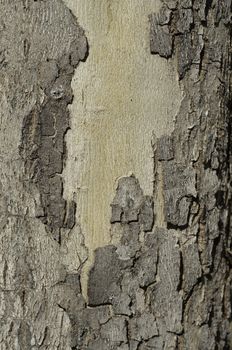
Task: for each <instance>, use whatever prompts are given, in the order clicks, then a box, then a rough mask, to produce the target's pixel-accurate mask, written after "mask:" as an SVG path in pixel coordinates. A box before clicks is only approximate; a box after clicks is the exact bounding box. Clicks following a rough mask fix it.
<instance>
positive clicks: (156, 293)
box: [0, 0, 232, 350]
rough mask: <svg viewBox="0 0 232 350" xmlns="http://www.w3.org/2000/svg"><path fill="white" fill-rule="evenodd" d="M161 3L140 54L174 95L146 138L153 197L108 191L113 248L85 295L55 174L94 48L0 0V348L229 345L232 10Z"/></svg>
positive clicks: (45, 9)
mask: <svg viewBox="0 0 232 350" xmlns="http://www.w3.org/2000/svg"><path fill="white" fill-rule="evenodd" d="M162 4H163V5H162V8H161V10H160V12H159V14H157V13H152V14H150V16H149V22H150V49H151V50H150V51H151V52H150V54H151V55H159V56H160V57H162V59H163V60H171V62H172V64H173V69H177V72H178V79H179V86H180V89H181V92H182V96H183V98H182V101H181V105H180V109H179V112H178V115H177V118H176V120H175V128H174V131H173V133H172V135H170V136H163V137H161V138H158V139H156V140H154V139H153V140H151V142H152V147H153V153H154V179H153V181H154V194H153V196H148V195H146V194H144V191H143V189H142V188H141V185H140V183H139V180H138V179H137V177H136V176H134V175H131V176H124V177H122V178H120V179H119V180H118V186H117V189H116V193H115V196H114V199H113V201H112V203H111V204H110V205H111V210H112V215H111V220H110V225H111V234H112V236H113V235H114V234H117V235H118V236H119V239H118V242H117V243H115V242H116V240H114V239H113V238H112V243H111V244H109V245H106V246H104V247H99V248H97V249H96V250H95V252H94V263H93V266H92V268H91V270H90V272H89V275H88V286H87V296H86V295H85V293H84V292H83V288H82V285H81V276H82V273H83V271H82V269H83V264H84V262H85V261H86V259H88V252H87V249H86V248H85V245H84V238H85V237H83V235H82V234H81V228H80V227H79V224H78V222H77V220H76V217H77V215H76V211H77V210H78V208H76V203H75V200H72V201H68V200H66V199H65V198H64V193H63V192H64V183H63V177H62V172H63V169H64V166H65V160H66V158H67V157H68V154H67V149H66V142H65V136H66V133H67V131H68V130H69V128H70V113H69V105H70V104H71V103H72V99H73V92H72V88H71V81H72V78H73V75H74V70H75V69H76V68H77V70H78V64H83V63H80V61H85V60H86V59H88V50H89V52H90V51H91V46H90V47H89V48H88V43H87V38H86V36H85V34H84V30H83V29H82V28H81V27H80V26H79V24H78V23H77V20H76V18H75V17H74V16H73V14H72V13H71V12H70V10H68V8H67V7H66V6H65V5H64V4H63V2H62V1H61V0H49V1H32V0H17V1H11V0H2V1H1V4H0V32H1V36H0V42H1V49H0V84H1V90H0V101H1V112H0V115H1V135H0V137H1V139H0V144H1V164H2V166H1V177H0V185H1V186H0V190H1V197H0V208H1V219H0V223H1V233H0V235H1V248H0V252H1V253H0V258H1V259H0V320H1V328H0V349H2V350H7V349H12V350H14V349H21V350H27V349H33V350H36V349H44V350H45V349H51V350H52V349H60V350H61V349H62V350H63V349H83V350H84V349H88V350H104V349H106V350H107V349H121V350H145V349H147V350H148V349H165V350H166V349H178V350H180V349H193V350H195V349H196V350H197V349H199V350H204V349H205V350H206V349H207V350H213V349H230V348H232V339H231V333H232V326H231V277H232V275H231V261H232V250H231V249H232V248H231V221H230V216H231V178H230V174H231V142H232V140H231V109H232V100H231V91H230V86H231V7H232V4H231V1H230V0H226V1H224V2H223V3H222V2H220V1H219V0H212V1H207V0H204V1H200V0H195V1H192V0H185V1H173V0H163V2H162ZM99 49H100V48H99ZM74 199H75V198H74ZM158 208H159V210H162V211H163V222H162V225H160V224H158V223H157V212H158ZM160 208H161V209H160ZM75 227H78V229H79V231H78V233H76V234H78V235H79V236H78V237H79V245H80V247H78V249H77V253H76V254H77V259H79V260H80V267H79V269H78V270H77V271H75V273H70V271H68V269H67V268H66V266H65V263H64V261H65V259H64V255H65V253H64V249H65V244H64V243H65V242H67V240H68V238H69V235H70V234H71V232H75V231H73V228H75Z"/></svg>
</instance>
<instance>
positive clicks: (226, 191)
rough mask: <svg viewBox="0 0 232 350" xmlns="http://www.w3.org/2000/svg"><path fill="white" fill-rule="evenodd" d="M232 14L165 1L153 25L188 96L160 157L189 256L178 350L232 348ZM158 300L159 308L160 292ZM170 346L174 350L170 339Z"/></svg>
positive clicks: (227, 9) (219, 5) (158, 47)
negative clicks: (173, 59)
mask: <svg viewBox="0 0 232 350" xmlns="http://www.w3.org/2000/svg"><path fill="white" fill-rule="evenodd" d="M231 6H232V4H231V1H229V0H228V1H224V2H220V1H191V0H189V1H179V3H178V2H177V1H165V0H164V1H163V7H162V10H161V13H160V15H159V16H158V17H157V16H155V15H153V16H151V17H150V21H151V52H152V53H157V54H160V56H165V57H170V56H173V57H176V58H177V70H178V74H179V80H180V87H181V89H182V91H183V100H182V104H181V107H180V111H179V114H178V116H177V119H176V126H175V131H174V132H173V135H172V141H170V140H169V138H168V140H167V139H166V138H162V139H160V140H159V141H158V145H157V149H156V158H157V159H158V165H157V166H158V167H159V168H160V169H161V172H162V179H163V194H164V213H165V219H166V221H167V227H168V228H172V229H175V231H176V234H175V236H177V237H178V243H179V252H180V254H181V265H179V266H180V270H179V272H178V271H177V272H176V273H177V275H179V277H180V284H179V286H178V295H179V296H181V304H182V312H181V313H179V316H178V313H177V312H176V317H177V320H176V322H175V323H174V322H173V325H176V324H177V322H180V324H182V329H181V327H180V328H179V330H178V329H176V330H172V333H176V334H178V336H177V337H176V345H175V346H176V348H178V349H229V348H231V347H232V343H231V330H232V327H231V297H230V295H231V272H230V263H231V260H230V258H229V257H230V256H231V227H230V215H231V189H230V184H231V178H230V167H231V165H230V164H231V141H232V140H231V92H230V84H231ZM164 31H165V33H166V32H168V35H169V41H166V44H165V45H167V43H168V42H170V43H171V42H173V46H172V53H171V54H170V52H171V51H169V54H168V55H164V48H163V46H162V44H161V43H160V41H159V40H157V35H158V37H163V35H164V34H163V32H164ZM157 33H158V34H157ZM165 35H167V34H165ZM169 47H170V50H171V46H169ZM165 50H166V51H167V49H166V47H165ZM167 145H168V146H167ZM167 149H169V151H168V150H167ZM169 153H170V154H169ZM165 154H168V157H167V158H165ZM173 257H174V254H173V253H172V254H171V257H170V258H171V259H173ZM163 293H164V294H165V290H163ZM166 297H167V298H168V295H166ZM153 298H154V301H155V300H156V303H157V304H159V302H158V301H157V288H156V287H155V288H154V294H153ZM158 298H159V297H158ZM158 300H159V299H158ZM166 300H167V299H166ZM163 320H167V315H165V316H164V317H163ZM160 327H161V329H163V323H159V322H158V329H160ZM165 328H166V331H168V327H167V326H166V327H165ZM174 337H175V336H174V335H173V338H174ZM163 340H164V341H165V343H166V344H167V346H170V344H169V342H170V334H169V336H168V337H167V338H165V337H164V339H163ZM171 348H175V347H171Z"/></svg>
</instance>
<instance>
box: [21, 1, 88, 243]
mask: <svg viewBox="0 0 232 350" xmlns="http://www.w3.org/2000/svg"><path fill="white" fill-rule="evenodd" d="M18 6H19V11H21V12H22V14H23V12H24V11H25V9H22V8H21V7H20V5H18ZM51 9H52V11H53V12H52V11H51V13H52V15H51V16H50V19H49V21H48V22H46V21H45V22H44V21H43V20H42V18H45V17H46V13H47V11H50V10H51ZM36 11H37V12H38V13H39V16H37V15H35V13H36ZM26 12H27V16H26V18H27V19H26V22H25V27H26V28H27V26H28V27H29V26H31V25H32V23H31V21H33V20H35V18H38V21H37V22H36V28H37V29H36V31H35V32H33V35H32V37H28V38H26V39H27V40H28V41H29V44H28V45H27V50H26V55H27V60H26V69H27V70H28V71H30V72H31V74H32V75H34V76H35V81H36V85H35V89H37V90H38V92H39V94H40V95H42V98H41V96H39V94H38V98H37V101H36V103H35V106H34V108H33V110H32V111H31V112H30V113H29V114H28V115H26V116H25V118H24V122H23V126H22V143H21V146H20V154H21V156H22V157H23V159H24V161H25V169H26V172H27V174H28V177H29V179H30V181H31V182H32V183H34V184H35V185H36V186H37V188H38V190H39V192H40V197H41V206H42V210H41V209H40V210H39V211H38V217H40V218H41V220H42V221H43V223H44V224H46V227H47V229H48V231H49V232H50V233H51V234H52V236H53V237H54V238H55V239H56V240H58V241H60V231H61V228H67V229H71V228H72V227H73V226H74V224H75V210H76V206H75V203H74V202H71V203H67V202H66V200H64V199H63V180H62V177H61V174H62V171H63V168H64V164H65V158H66V157H67V154H66V146H65V134H66V132H67V130H68V129H69V128H70V125H69V110H68V105H69V104H70V103H71V102H72V89H71V80H72V77H73V74H74V69H75V68H76V66H77V65H78V63H79V61H80V60H84V59H85V57H86V55H87V49H88V48H87V40H86V38H85V35H84V32H83V30H82V29H81V28H80V27H79V25H78V24H77V23H76V19H75V17H74V16H73V15H72V13H71V12H70V11H69V10H68V9H67V8H66V7H65V6H64V5H63V3H62V2H61V1H51V2H47V1H45V2H33V1H29V2H28V6H27V11H26ZM53 13H57V14H58V15H57V16H54V15H53ZM61 17H62V19H61ZM59 19H61V20H60V21H58V20H59ZM18 20H19V19H18ZM61 23H62V25H60V24H61ZM51 28H56V29H54V30H51ZM26 30H27V29H26ZM26 30H25V33H24V35H26ZM41 32H43V33H47V34H46V35H41V34H40V33H41ZM17 36H18V37H19V38H18V39H20V34H17V35H16V37H17ZM57 38H60V39H59V44H58V43H56V40H57ZM54 40H55V42H54ZM56 44H57V46H55V45H56ZM35 52H39V54H38V57H36V55H35ZM41 54H42V56H41Z"/></svg>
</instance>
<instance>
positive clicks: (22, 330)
mask: <svg viewBox="0 0 232 350" xmlns="http://www.w3.org/2000/svg"><path fill="white" fill-rule="evenodd" d="M18 332H19V335H18V339H19V345H20V347H21V349H30V348H31V331H30V326H29V325H28V324H27V323H26V322H25V321H22V322H21V324H20V327H19V331H18Z"/></svg>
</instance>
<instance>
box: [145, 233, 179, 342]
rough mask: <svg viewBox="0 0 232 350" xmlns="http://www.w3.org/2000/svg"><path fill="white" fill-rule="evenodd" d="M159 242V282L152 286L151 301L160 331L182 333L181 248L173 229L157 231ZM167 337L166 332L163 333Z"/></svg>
mask: <svg viewBox="0 0 232 350" xmlns="http://www.w3.org/2000/svg"><path fill="white" fill-rule="evenodd" d="M156 234H157V235H158V242H159V245H158V246H159V263H158V271H157V283H156V284H155V285H154V287H152V292H151V303H152V306H153V310H154V313H155V316H156V319H157V327H158V330H159V332H160V333H161V334H162V333H163V332H164V333H165V332H172V333H176V334H180V333H181V332H182V330H183V325H182V308H183V300H182V296H181V295H180V293H179V291H178V287H179V280H180V274H181V268H180V250H179V245H178V241H177V239H176V238H175V237H174V236H173V232H171V230H164V229H159V230H157V231H156ZM162 336H163V337H164V338H165V334H163V335H162Z"/></svg>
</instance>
